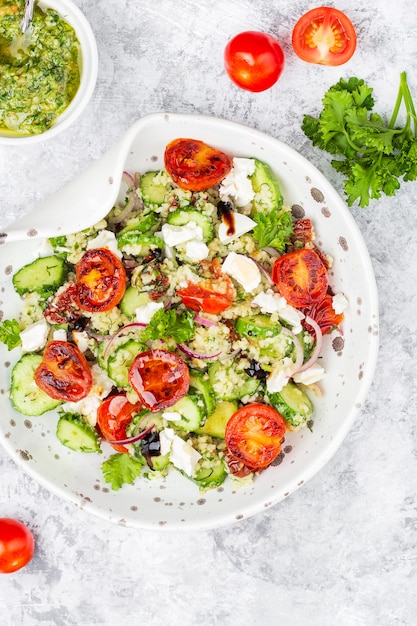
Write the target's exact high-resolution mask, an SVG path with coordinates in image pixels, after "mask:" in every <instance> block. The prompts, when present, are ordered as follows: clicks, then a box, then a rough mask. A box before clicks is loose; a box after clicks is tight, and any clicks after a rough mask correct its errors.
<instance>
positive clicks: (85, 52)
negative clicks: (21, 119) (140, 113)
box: [0, 0, 98, 146]
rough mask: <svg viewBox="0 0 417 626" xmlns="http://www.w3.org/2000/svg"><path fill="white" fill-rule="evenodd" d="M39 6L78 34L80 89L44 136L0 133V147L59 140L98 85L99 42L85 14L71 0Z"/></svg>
mask: <svg viewBox="0 0 417 626" xmlns="http://www.w3.org/2000/svg"><path fill="white" fill-rule="evenodd" d="M38 4H39V6H40V7H44V8H51V9H54V10H55V11H57V13H59V14H60V16H61V17H62V18H63V19H64V20H65V21H66V22H68V24H70V25H71V26H72V27H73V28H74V30H75V32H76V33H77V37H78V41H79V42H80V47H81V54H82V65H81V80H80V86H79V88H78V91H77V93H76V95H75V96H74V99H73V100H72V102H71V103H70V104H69V106H68V108H67V109H66V110H65V111H64V112H63V113H62V114H61V115H60V116H59V117H58V118H57V119H56V120H55V122H54V124H53V125H52V126H51V127H50V128H48V130H46V131H45V132H44V133H40V134H38V135H25V136H22V137H8V136H5V135H2V134H1V133H0V145H1V144H3V145H6V146H7V145H9V146H12V145H13V146H27V145H29V144H33V143H39V142H41V141H45V140H47V139H51V138H52V137H56V135H58V134H59V133H61V132H62V131H64V130H66V129H67V128H68V127H69V126H70V125H71V124H73V123H74V122H75V121H76V120H77V119H78V118H79V116H80V115H81V114H82V112H83V111H84V109H85V108H86V106H87V105H88V103H89V101H90V99H91V96H92V95H93V93H94V89H95V86H96V82H97V75H98V49H97V42H96V38H95V36H94V33H93V30H92V28H91V26H90V23H89V22H88V20H87V18H86V17H85V15H84V13H82V11H81V10H80V9H79V8H78V6H77V5H76V4H74V3H73V2H72V1H71V0H40V1H39V3H38Z"/></svg>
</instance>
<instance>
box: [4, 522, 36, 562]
mask: <svg viewBox="0 0 417 626" xmlns="http://www.w3.org/2000/svg"><path fill="white" fill-rule="evenodd" d="M34 551H35V541H34V539H33V535H32V533H31V531H30V530H29V528H27V526H25V525H24V524H22V522H19V521H18V520H16V519H12V518H10V517H1V518H0V572H1V573H2V574H11V573H12V572H17V570H19V569H21V568H22V567H25V565H27V564H28V563H29V561H30V560H31V559H32V557H33V553H34Z"/></svg>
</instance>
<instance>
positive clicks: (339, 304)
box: [332, 293, 349, 315]
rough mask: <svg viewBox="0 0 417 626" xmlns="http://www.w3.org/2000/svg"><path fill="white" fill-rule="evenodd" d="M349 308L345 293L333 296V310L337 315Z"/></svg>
mask: <svg viewBox="0 0 417 626" xmlns="http://www.w3.org/2000/svg"><path fill="white" fill-rule="evenodd" d="M348 306H349V302H348V300H347V298H346V296H345V295H344V294H343V293H337V294H336V295H334V296H333V298H332V309H333V311H334V312H335V313H336V315H339V314H340V313H343V312H344V311H346V309H347V308H348Z"/></svg>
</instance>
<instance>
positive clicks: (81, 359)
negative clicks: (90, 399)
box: [35, 341, 93, 402]
mask: <svg viewBox="0 0 417 626" xmlns="http://www.w3.org/2000/svg"><path fill="white" fill-rule="evenodd" d="M35 382H36V384H37V385H38V387H39V388H40V389H42V391H44V392H45V393H47V394H48V396H50V397H51V398H54V399H55V400H63V401H64V402H78V400H81V399H82V398H85V397H86V396H87V395H88V394H89V392H90V390H91V386H92V384H93V377H92V375H91V370H90V368H89V365H88V363H87V359H86V358H85V356H84V355H83V353H82V352H81V351H80V350H79V349H78V348H77V347H76V346H74V345H73V344H72V343H69V342H68V341H50V342H49V343H48V344H47V346H46V348H45V351H44V353H43V357H42V361H41V363H40V365H39V366H38V367H37V369H36V370H35Z"/></svg>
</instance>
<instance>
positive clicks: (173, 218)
mask: <svg viewBox="0 0 417 626" xmlns="http://www.w3.org/2000/svg"><path fill="white" fill-rule="evenodd" d="M167 222H168V224H172V225H173V226H186V225H187V224H188V223H189V222H195V223H196V224H197V226H201V229H202V231H203V239H204V241H205V242H206V243H208V242H209V241H211V240H212V239H213V236H214V231H213V222H212V220H211V219H210V218H209V217H208V215H205V214H204V213H202V212H201V211H197V209H192V208H187V207H186V208H184V209H177V210H176V211H174V212H173V213H170V214H169V215H168V218H167Z"/></svg>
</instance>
